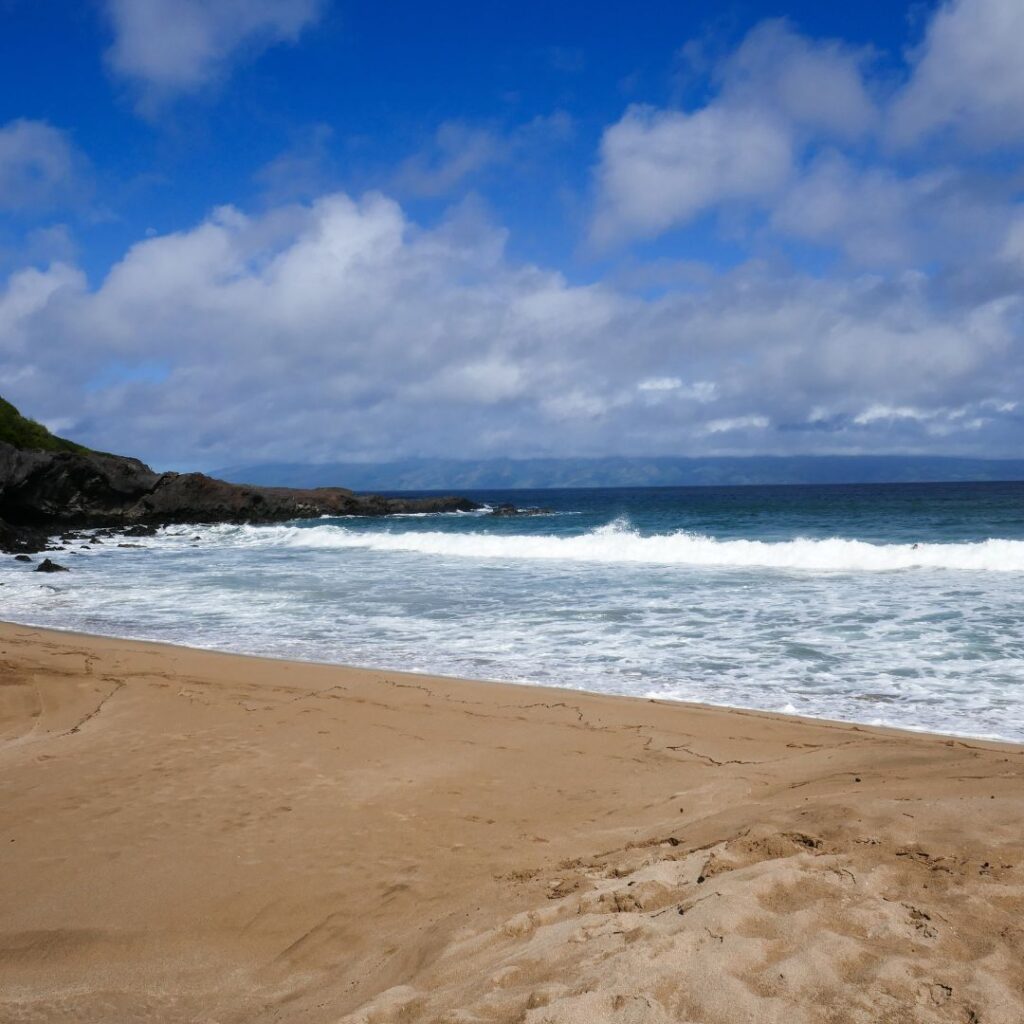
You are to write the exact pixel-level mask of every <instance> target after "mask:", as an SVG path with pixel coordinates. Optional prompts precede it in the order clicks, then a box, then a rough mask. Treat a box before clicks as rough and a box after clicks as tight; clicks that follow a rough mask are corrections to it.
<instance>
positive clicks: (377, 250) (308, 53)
mask: <svg viewBox="0 0 1024 1024" xmlns="http://www.w3.org/2000/svg"><path fill="white" fill-rule="evenodd" d="M435 7H436V9H435V8H431V7H430V6H425V5H419V4H402V3H398V4H392V5H381V4H368V3H357V2H354V0H204V2H200V0H96V2H95V3H80V2H70V0H32V2H30V0H0V28H2V31H0V86H2V87H0V382H2V383H0V393H3V394H5V395H6V396H7V397H9V398H10V399H11V400H12V401H15V402H16V403H17V404H19V405H20V406H22V407H23V408H24V409H25V411H27V412H30V413H32V414H34V415H36V416H37V417H39V418H41V419H43V420H44V421H45V422H47V423H48V424H49V425H51V426H53V427H55V428H57V429H60V430H62V431H64V432H65V433H69V434H71V435H73V436H75V437H77V438H79V439H81V440H83V441H85V442H87V443H91V444H95V445H96V446H98V447H102V448H106V449H110V450H119V451H131V452H132V453H134V454H138V455H140V456H141V457H144V458H146V459H148V460H151V461H152V462H154V463H155V464H157V465H159V466H168V467H186V466H189V467H191V466H195V467H211V466H216V465H223V464H227V463H239V462H244V461H259V460H264V459H282V458H283V459H289V460H297V461H300V460H312V461H316V460H332V459H369V460H378V459H388V458H393V457H399V456H408V455H455V456H467V457H474V456H486V455H497V454H501V455H523V456H533V455H548V454H550V455H597V454H712V453H715V454H728V453H744V454H747V453H752V452H765V453H768V452H772V453H785V452H896V451H900V452H932V453H937V452H948V453H959V454H975V455H993V456H999V455H1018V454H1019V452H1020V442H1021V439H1022V423H1024V420H1022V412H1024V409H1022V408H1021V407H1018V404H1017V402H1018V399H1017V397H1016V396H1017V395H1018V394H1019V393H1021V385H1022V384H1024V381H1022V380H1021V376H1022V366H1024V360H1022V359H1021V356H1022V333H1021V328H1022V320H1021V308H1022V300H1024V209H1022V207H1021V191H1022V186H1024V176H1022V174H1021V171H1022V167H1021V155H1022V152H1024V62H1022V61H1020V59H1019V54H1020V39H1021V38H1024V4H1022V3H1021V0H951V2H948V3H943V4H934V3H931V4H920V3H914V4H907V5H903V4H899V3H891V2H889V3H877V2H876V3H865V4H861V5H845V4H844V5H839V4H823V3H820V2H819V3H811V2H801V3H797V2H790V3H776V4H769V3H752V2H748V3H735V4H721V5H720V4H679V3H653V2H648V3H643V2H638V3H637V2H635V3H631V4H603V5H592V4H587V5H584V4H582V3H563V4H550V3H549V4H540V3H516V4H512V3H492V4H484V5H481V4H476V3H468V2H461V0H459V2H452V3H447V4H443V5H435Z"/></svg>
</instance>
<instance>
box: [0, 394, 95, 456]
mask: <svg viewBox="0 0 1024 1024" xmlns="http://www.w3.org/2000/svg"><path fill="white" fill-rule="evenodd" d="M0 441H6V442H7V443H8V444H12V445H14V447H15V448H41V449H43V450H44V451H48V452H87V451H89V449H88V448H85V447H83V446H82V445H80V444H75V442H74V441H65V440H64V438H63V437H57V436H56V435H54V434H51V433H50V432H49V431H48V430H47V429H46V427H44V426H43V425H42V424H41V423H36V421H35V420H30V419H27V418H26V417H25V416H22V415H21V413H20V412H18V410H17V409H15V408H14V406H13V405H11V403H10V402H7V401H5V400H4V399H3V398H0Z"/></svg>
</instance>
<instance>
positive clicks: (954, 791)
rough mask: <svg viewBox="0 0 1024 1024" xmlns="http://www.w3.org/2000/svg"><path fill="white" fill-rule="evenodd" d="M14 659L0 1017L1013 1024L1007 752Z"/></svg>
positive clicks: (155, 649)
mask: <svg viewBox="0 0 1024 1024" xmlns="http://www.w3.org/2000/svg"><path fill="white" fill-rule="evenodd" d="M0 662H2V676H0V684H2V685H0V851H2V857H0V1019H3V1020H4V1021H10V1022H22V1021H33V1022H35V1021H39V1022H42V1021H46V1022H58V1021H60V1022H63V1021H67V1022H70V1021H75V1022H84V1021H129V1020H131V1021H140V1020H159V1021H194V1022H203V1024H214V1022H216V1024H229V1022H231V1024H234V1022H239V1024H241V1022H247V1024H248V1022H264V1021H267V1022H269V1021H275V1022H291V1021H303V1022H311V1024H312V1022H321V1021H323V1022H332V1024H341V1022H346V1024H348V1022H352V1024H355V1022H365V1024H370V1022H376V1024H384V1022H396V1024H397V1022H400V1021H401V1022H413V1021H417V1022H418V1021H424V1022H434V1021H436V1022H470V1021H487V1022H492V1021H494V1022H497V1021H500V1022H505V1021H508V1022H512V1021H522V1022H526V1024H541V1022H559V1024H561V1022H565V1024H570V1022H572V1024H576V1022H579V1024H588V1022H603V1021H622V1022H634V1021H636V1022H663V1021H665V1022H667V1021H685V1022H694V1024H696V1022H700V1024H719V1022H721V1024H734V1022H755V1021H756V1022H776V1021H777V1022H780V1024H781V1022H783V1021H785V1022H803V1021H807V1022H811V1021H814V1022H829V1024H844V1022H864V1024H868V1022H872V1024H874V1022H881V1021H885V1022H915V1024H917V1022H920V1024H927V1022H933V1021H935V1022H939V1021H942V1022H959V1024H1019V1022H1020V1021H1021V1020H1024V958H1022V950H1024V925H1022V921H1024V828H1022V823H1024V750H1022V749H1021V748H1019V747H1012V746H1008V745H1000V744H993V743H985V742H980V741H973V740H970V741H968V740H957V739H951V738H949V737H940V736H930V735H917V734H909V733H899V732H893V731H884V730H876V729H870V728H864V727H852V726H845V725H840V724H833V723H828V722H815V721H807V720H800V719H796V718H786V717H781V716H772V715H766V714H760V713H752V712H744V711H729V710H721V709H714V708H709V707H703V706H694V705H680V704H670V703H663V702H654V701H643V700H638V699H628V698H616V697H603V696H595V695H590V694H584V693H577V692H572V691H566V690H551V689H542V688H534V687H522V686H511V685H496V684H485V683H474V682H467V681H460V680H453V679H439V678H430V677H424V676H408V675H402V674H400V673H394V672H383V671H366V670H359V669H350V668H342V667H334V666H324V665H311V664H295V663H289V662H283V661H271V660H261V659H256V658H244V657H236V656H230V655H223V654H215V653H207V652H201V651H195V650H190V649H185V648H175V647H169V646H162V645H156V644H145V643H138V642H130V641H123V640H110V639H100V638H94V637H87V636H82V635H76V634H67V633H54V632H46V631H43V630H38V629H31V628H27V627H21V626H13V625H4V626H0ZM581 682H585V681H583V680H581Z"/></svg>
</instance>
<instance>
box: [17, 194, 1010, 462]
mask: <svg viewBox="0 0 1024 1024" xmlns="http://www.w3.org/2000/svg"><path fill="white" fill-rule="evenodd" d="M504 240H505V232H504V231H503V230H501V229H500V228H498V227H495V226H494V225H492V224H489V223H487V222H486V221H484V220H482V219H481V218H480V217H479V215H478V214H475V213H474V212H473V211H472V210H469V211H466V210H462V211H460V212H459V213H458V215H456V216H454V217H453V218H451V219H450V220H448V221H446V222H444V223H442V224H441V225H439V226H437V227H435V228H432V229H430V230H425V229H423V228H420V227H418V226H417V225H416V224H415V223H413V222H411V221H410V220H409V218H408V217H407V215H406V214H405V213H404V211H403V210H402V209H401V207H400V206H399V205H398V204H397V203H396V202H394V201H393V200H391V199H389V198H387V197H385V196H382V195H380V194H374V193H371V194H367V195H365V196H363V197H361V198H353V197H350V196H348V195H345V194H341V193H334V194H329V195H325V196H323V197H321V198H319V199H317V200H316V201H314V202H312V203H309V204H304V205H282V206H279V207H275V208H272V209H270V210H268V211H266V212H265V213H263V214H261V215H259V216H252V215H249V214H246V213H244V212H242V211H240V210H238V209H236V208H233V207H225V208H221V209H218V210H216V211H214V212H213V213H212V214H211V215H210V216H209V217H208V218H206V219H205V220H204V221H203V222H201V223H199V224H197V225H195V226H194V227H193V228H191V229H189V230H187V231H181V232H176V233H172V234H166V235H159V236H155V237H153V238H149V239H146V240H144V241H140V242H139V243H138V244H137V245H135V246H134V247H132V248H131V249H130V250H129V251H128V252H127V253H126V254H125V255H124V257H123V258H122V259H121V260H120V262H119V263H117V264H116V265H115V266H114V268H113V269H112V270H111V271H110V273H109V274H108V275H107V277H106V278H105V280H103V281H101V282H100V283H99V284H98V285H96V286H91V285H90V284H89V283H88V281H87V280H86V278H85V276H84V275H83V274H82V273H81V272H80V271H78V270H77V269H76V268H75V267H74V266H72V265H69V264H66V263H58V264H54V265H53V266H51V267H50V268H49V269H48V270H45V271H40V270H23V271H19V272H18V273H15V274H13V275H11V276H10V277H9V279H8V281H7V282H6V285H5V286H4V287H3V289H2V290H0V378H2V379H3V380H4V381H5V387H6V388H7V390H8V393H9V397H11V398H12V399H13V400H15V401H16V402H18V403H20V404H22V405H24V406H25V408H27V409H29V410H31V411H33V412H34V413H35V414H37V415H38V416H40V417H41V418H43V419H44V420H60V421H61V422H62V423H64V424H65V431H66V432H69V433H73V434H74V435H75V436H78V437H80V438H81V439H82V440H84V441H86V442H88V443H92V444H94V445H96V446H98V447H101V448H106V449H108V450H109V449H119V450H124V449H125V448H130V449H131V450H133V451H134V452H136V453H137V454H139V455H141V456H143V457H146V458H148V459H150V460H152V461H154V462H155V463H156V464H158V465H161V466H182V465H193V466H194V465H204V466H206V467H214V466H217V465H225V464H229V463H230V464H238V463H241V462H247V461H258V460H264V459H267V460H281V459H284V460H295V459H307V460H332V459H347V458H363V459H377V460H384V459H390V458H396V457H400V456H410V455H445V454H447V455H453V454H454V455H463V456H486V455H496V454H501V455H537V454H550V453H553V452H557V453H559V454H608V453H619V454H652V453H653V454H658V453H662V454H668V453H675V454H684V453H694V454H695V453H709V452H722V453H727V452H751V451H760V452H771V451H776V452H782V451H793V450H796V451H863V450H868V451H870V450H878V449H879V447H882V448H885V449H889V450H892V449H894V448H897V449H905V450H915V449H918V450H922V449H923V450H927V449H928V448H929V446H932V445H934V438H935V436H936V432H937V431H938V430H940V429H941V430H943V431H945V433H944V434H943V444H944V446H945V448H946V449H947V450H962V451H973V452H984V453H987V454H1000V453H1001V454H1010V453H1011V452H1012V451H1013V450H1015V449H1016V446H1017V445H1018V444H1019V416H1018V415H1017V413H1016V411H1015V406H1014V403H1016V402H1017V400H1018V398H1017V396H1019V394H1021V393H1022V391H1024V379H1022V378H1024V351H1022V348H1024V341H1022V338H1024V332H1022V331H1021V319H1022V300H1021V299H1020V297H1019V295H1016V294H1015V295H1003V296H1000V297H997V298H983V299H976V300H974V301H973V302H971V303H967V304H965V305H963V306H962V307H957V308H950V305H949V303H948V302H944V301H942V300H941V299H940V298H937V297H936V295H935V294H934V293H933V291H932V289H931V288H930V287H929V284H928V281H927V280H926V279H924V278H923V276H922V275H920V274H915V273H907V274H903V275H898V276H895V277H892V278H879V277H877V276H862V277H852V278H850V279H847V280H839V279H815V278H812V277H809V276H806V275H802V274H799V273H797V272H795V271H782V270H780V269H779V268H778V267H773V266H769V265H763V264H759V263H756V262H752V263H749V264H746V265H744V266H742V267H739V268H737V269H736V270H734V271H730V272H728V273H724V274H721V275H719V276H718V277H717V278H715V279H713V280H712V281H710V282H709V283H708V285H707V287H705V288H702V289H700V290H699V291H694V290H690V291H684V292H669V293H667V294H665V295H662V296H661V297H658V298H641V297H638V296H637V295H635V294H630V293H628V292H624V291H620V290H618V289H615V288H613V287H611V286H609V285H600V284H598V285H574V284H571V283H570V282H568V281H567V280H566V279H565V278H564V277H563V276H562V275H561V274H559V273H557V272H554V271H551V270H547V269H545V268H543V267H539V266H536V265H531V264H521V263H517V262H515V261H513V260H510V259H509V258H508V256H507V255H506V253H505V251H504ZM82 367H88V368H89V374H87V375H85V376H84V377H83V373H82ZM154 368H159V373H157V372H155V371H154ZM881 409H886V410H896V411H897V413H893V414H892V415H889V414H885V415H883V414H881V413H879V412H878V410H881ZM908 409H909V410H915V415H914V416H903V415H899V414H898V411H899V410H908ZM871 410H875V412H871ZM958 410H963V411H962V412H958ZM918 413H919V414H918ZM129 439H130V441H129Z"/></svg>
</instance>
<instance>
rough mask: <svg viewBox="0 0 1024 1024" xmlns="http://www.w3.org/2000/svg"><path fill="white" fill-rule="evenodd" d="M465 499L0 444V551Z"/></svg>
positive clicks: (463, 505) (379, 512)
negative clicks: (159, 466)
mask: <svg viewBox="0 0 1024 1024" xmlns="http://www.w3.org/2000/svg"><path fill="white" fill-rule="evenodd" d="M478 507H479V506H477V505H476V503H475V502H472V501H469V500H468V499H466V498H458V497H439V498H386V497H383V496H381V495H366V494H356V493H355V492H353V491H350V490H346V489H345V488H341V487H321V488H316V489H313V490H293V489H290V488H286V487H255V486H248V485H245V484H229V483H225V482H224V481H223V480H215V479H213V478H212V477H208V476H204V475H203V474H202V473H156V472H154V471H153V470H152V469H150V468H149V466H147V465H145V464H144V463H142V462H139V460H138V459H131V458H125V457H122V456H118V455H103V454H100V453H97V452H69V451H40V450H25V449H21V448H16V447H14V446H13V445H10V444H6V443H3V442H0V550H5V551H39V550H41V549H42V548H43V547H44V546H45V543H46V538H47V536H49V535H50V534H52V533H55V532H58V531H60V530H62V529H65V528H68V527H97V526H108V527H116V528H119V529H123V528H125V527H128V528H131V529H133V530H135V529H136V528H138V532H140V533H141V532H143V530H144V529H145V528H147V527H152V526H160V525H164V524H168V523H274V522H282V521H285V520H289V519H308V518H315V517H318V516H323V515H330V516H347V515H353V516H386V515H394V514H396V513H403V512H454V511H471V510H473V509H476V508H478Z"/></svg>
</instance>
